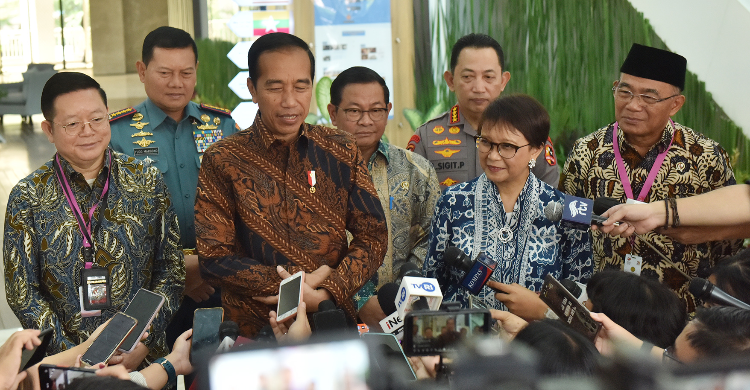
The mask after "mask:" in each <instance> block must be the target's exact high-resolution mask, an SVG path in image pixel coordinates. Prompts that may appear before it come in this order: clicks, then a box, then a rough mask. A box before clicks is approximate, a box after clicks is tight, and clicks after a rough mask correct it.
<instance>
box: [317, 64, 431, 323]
mask: <svg viewBox="0 0 750 390" xmlns="http://www.w3.org/2000/svg"><path fill="white" fill-rule="evenodd" d="M388 100H389V91H388V87H387V86H386V85H385V80H383V78H382V77H380V75H378V74H377V73H376V72H375V71H373V70H371V69H369V68H365V67H361V66H355V67H352V68H349V69H347V70H345V71H343V72H342V73H341V74H339V75H338V76H337V77H336V79H335V80H334V81H333V84H331V104H329V105H328V113H329V114H330V115H331V122H332V123H333V124H334V125H335V126H336V127H338V128H339V129H340V130H344V131H347V132H349V133H351V134H352V135H354V137H355V138H356V140H357V146H359V149H360V151H361V152H362V158H363V159H364V160H365V161H367V162H368V164H367V168H368V169H369V171H370V176H371V177H372V181H373V183H374V184H375V189H376V190H377V191H378V197H379V198H380V203H381V204H382V206H383V210H384V211H385V217H386V221H387V224H388V251H387V253H386V255H385V259H384V260H383V265H382V266H381V267H380V268H379V269H378V272H377V273H376V274H375V275H374V276H373V277H372V278H371V279H370V280H369V281H368V282H367V283H366V284H365V285H364V286H363V287H362V289H361V290H360V291H359V292H358V293H357V294H355V295H354V301H355V302H354V303H355V304H356V306H357V309H358V316H359V319H360V320H361V321H363V322H364V323H366V324H367V325H368V326H369V327H370V328H371V329H372V328H375V329H379V327H380V325H379V322H380V320H382V319H384V318H385V317H386V315H388V314H390V313H383V311H382V310H381V308H380V305H379V303H378V301H377V297H376V296H373V294H375V292H376V291H377V289H379V288H380V287H381V286H382V285H383V284H385V283H390V282H393V281H394V280H395V278H396V276H397V275H398V273H399V270H400V269H401V266H402V265H403V264H404V263H406V262H412V263H414V264H416V265H417V266H419V267H420V268H421V267H422V263H423V262H424V258H425V256H426V255H427V244H428V241H427V236H428V235H429V232H430V221H431V220H432V214H433V212H434V211H435V204H436V203H437V200H438V197H439V196H440V184H439V183H438V179H437V174H436V173H435V169H434V168H433V167H432V164H430V162H429V161H427V159H425V158H424V157H422V156H419V155H417V154H414V153H412V152H410V151H408V150H406V149H402V148H399V147H398V146H395V145H391V144H389V143H388V142H387V141H384V140H382V139H381V138H382V137H383V133H384V132H385V126H386V124H387V122H388V113H389V112H390V110H391V107H392V105H391V103H389V101H388Z"/></svg>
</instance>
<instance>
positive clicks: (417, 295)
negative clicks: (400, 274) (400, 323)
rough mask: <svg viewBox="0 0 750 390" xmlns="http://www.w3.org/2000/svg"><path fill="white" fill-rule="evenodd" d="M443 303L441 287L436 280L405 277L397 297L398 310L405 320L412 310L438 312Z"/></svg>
mask: <svg viewBox="0 0 750 390" xmlns="http://www.w3.org/2000/svg"><path fill="white" fill-rule="evenodd" d="M442 302H443V293H442V292H441V291H440V285H439V284H438V281H437V280H436V279H434V278H421V277H413V276H405V277H404V279H403V280H402V281H401V286H400V287H399V289H398V296H397V297H396V301H395V303H396V310H397V312H398V315H399V317H401V318H404V316H405V315H406V313H408V312H410V311H412V310H426V309H428V310H437V309H438V308H439V307H440V303H442Z"/></svg>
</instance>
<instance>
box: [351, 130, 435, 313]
mask: <svg viewBox="0 0 750 390" xmlns="http://www.w3.org/2000/svg"><path fill="white" fill-rule="evenodd" d="M367 167H368V170H369V171H370V176H371V177H372V181H373V184H374V185H375V189H376V190H377V192H378V197H379V198H380V204H381V206H382V207H383V210H384V211H385V219H386V222H387V224H388V250H387V252H386V255H385V259H384V260H383V265H381V266H380V268H379V269H378V272H377V273H376V274H375V275H374V276H373V277H372V278H371V279H370V280H369V281H368V282H367V283H366V284H365V285H364V287H362V289H361V290H359V292H357V294H355V295H354V304H355V305H356V307H357V309H358V310H359V309H360V308H361V307H362V305H364V304H365V302H367V300H368V299H369V298H370V297H371V296H373V295H375V293H376V292H377V291H378V289H379V288H380V287H382V286H383V285H384V284H386V283H391V282H393V281H394V280H395V279H396V277H397V276H398V273H399V271H401V266H403V265H404V264H405V263H407V262H411V263H414V264H416V265H417V266H418V267H420V268H421V267H422V264H423V263H424V258H425V256H426V255H427V245H428V244H429V242H428V241H427V239H428V236H429V233H430V221H431V220H432V214H433V213H434V212H435V204H436V203H437V201H438V198H439V197H440V194H441V191H440V183H438V179H437V174H436V173H435V169H434V168H433V167H432V164H431V163H430V162H429V161H427V159H426V158H424V157H422V156H420V155H418V154H415V153H412V152H410V151H408V150H406V149H403V148H399V147H398V146H396V145H392V144H390V143H388V142H385V141H380V143H379V144H378V149H377V150H376V151H375V153H373V155H372V156H371V157H370V161H369V162H368V166H367Z"/></svg>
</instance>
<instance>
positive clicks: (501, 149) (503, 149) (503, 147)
mask: <svg viewBox="0 0 750 390" xmlns="http://www.w3.org/2000/svg"><path fill="white" fill-rule="evenodd" d="M474 140H475V141H476V143H477V149H478V150H479V151H480V152H482V153H489V152H491V151H492V149H493V148H497V153H498V154H499V155H500V157H502V158H505V159H511V158H513V157H515V156H516V153H517V152H518V149H521V148H523V147H525V146H530V145H531V144H526V145H523V146H516V145H513V144H509V143H506V142H499V143H495V142H490V141H488V140H487V139H486V138H483V137H482V136H481V135H475V136H474Z"/></svg>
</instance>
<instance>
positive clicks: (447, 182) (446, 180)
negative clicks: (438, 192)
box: [440, 177, 458, 187]
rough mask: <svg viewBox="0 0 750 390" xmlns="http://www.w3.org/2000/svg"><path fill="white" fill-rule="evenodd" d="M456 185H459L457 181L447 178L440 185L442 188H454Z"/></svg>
mask: <svg viewBox="0 0 750 390" xmlns="http://www.w3.org/2000/svg"><path fill="white" fill-rule="evenodd" d="M456 183H458V182H457V181H455V180H453V179H451V178H450V177H446V178H445V180H443V181H442V182H441V183H440V185H441V186H446V187H450V186H452V185H454V184H456Z"/></svg>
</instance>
